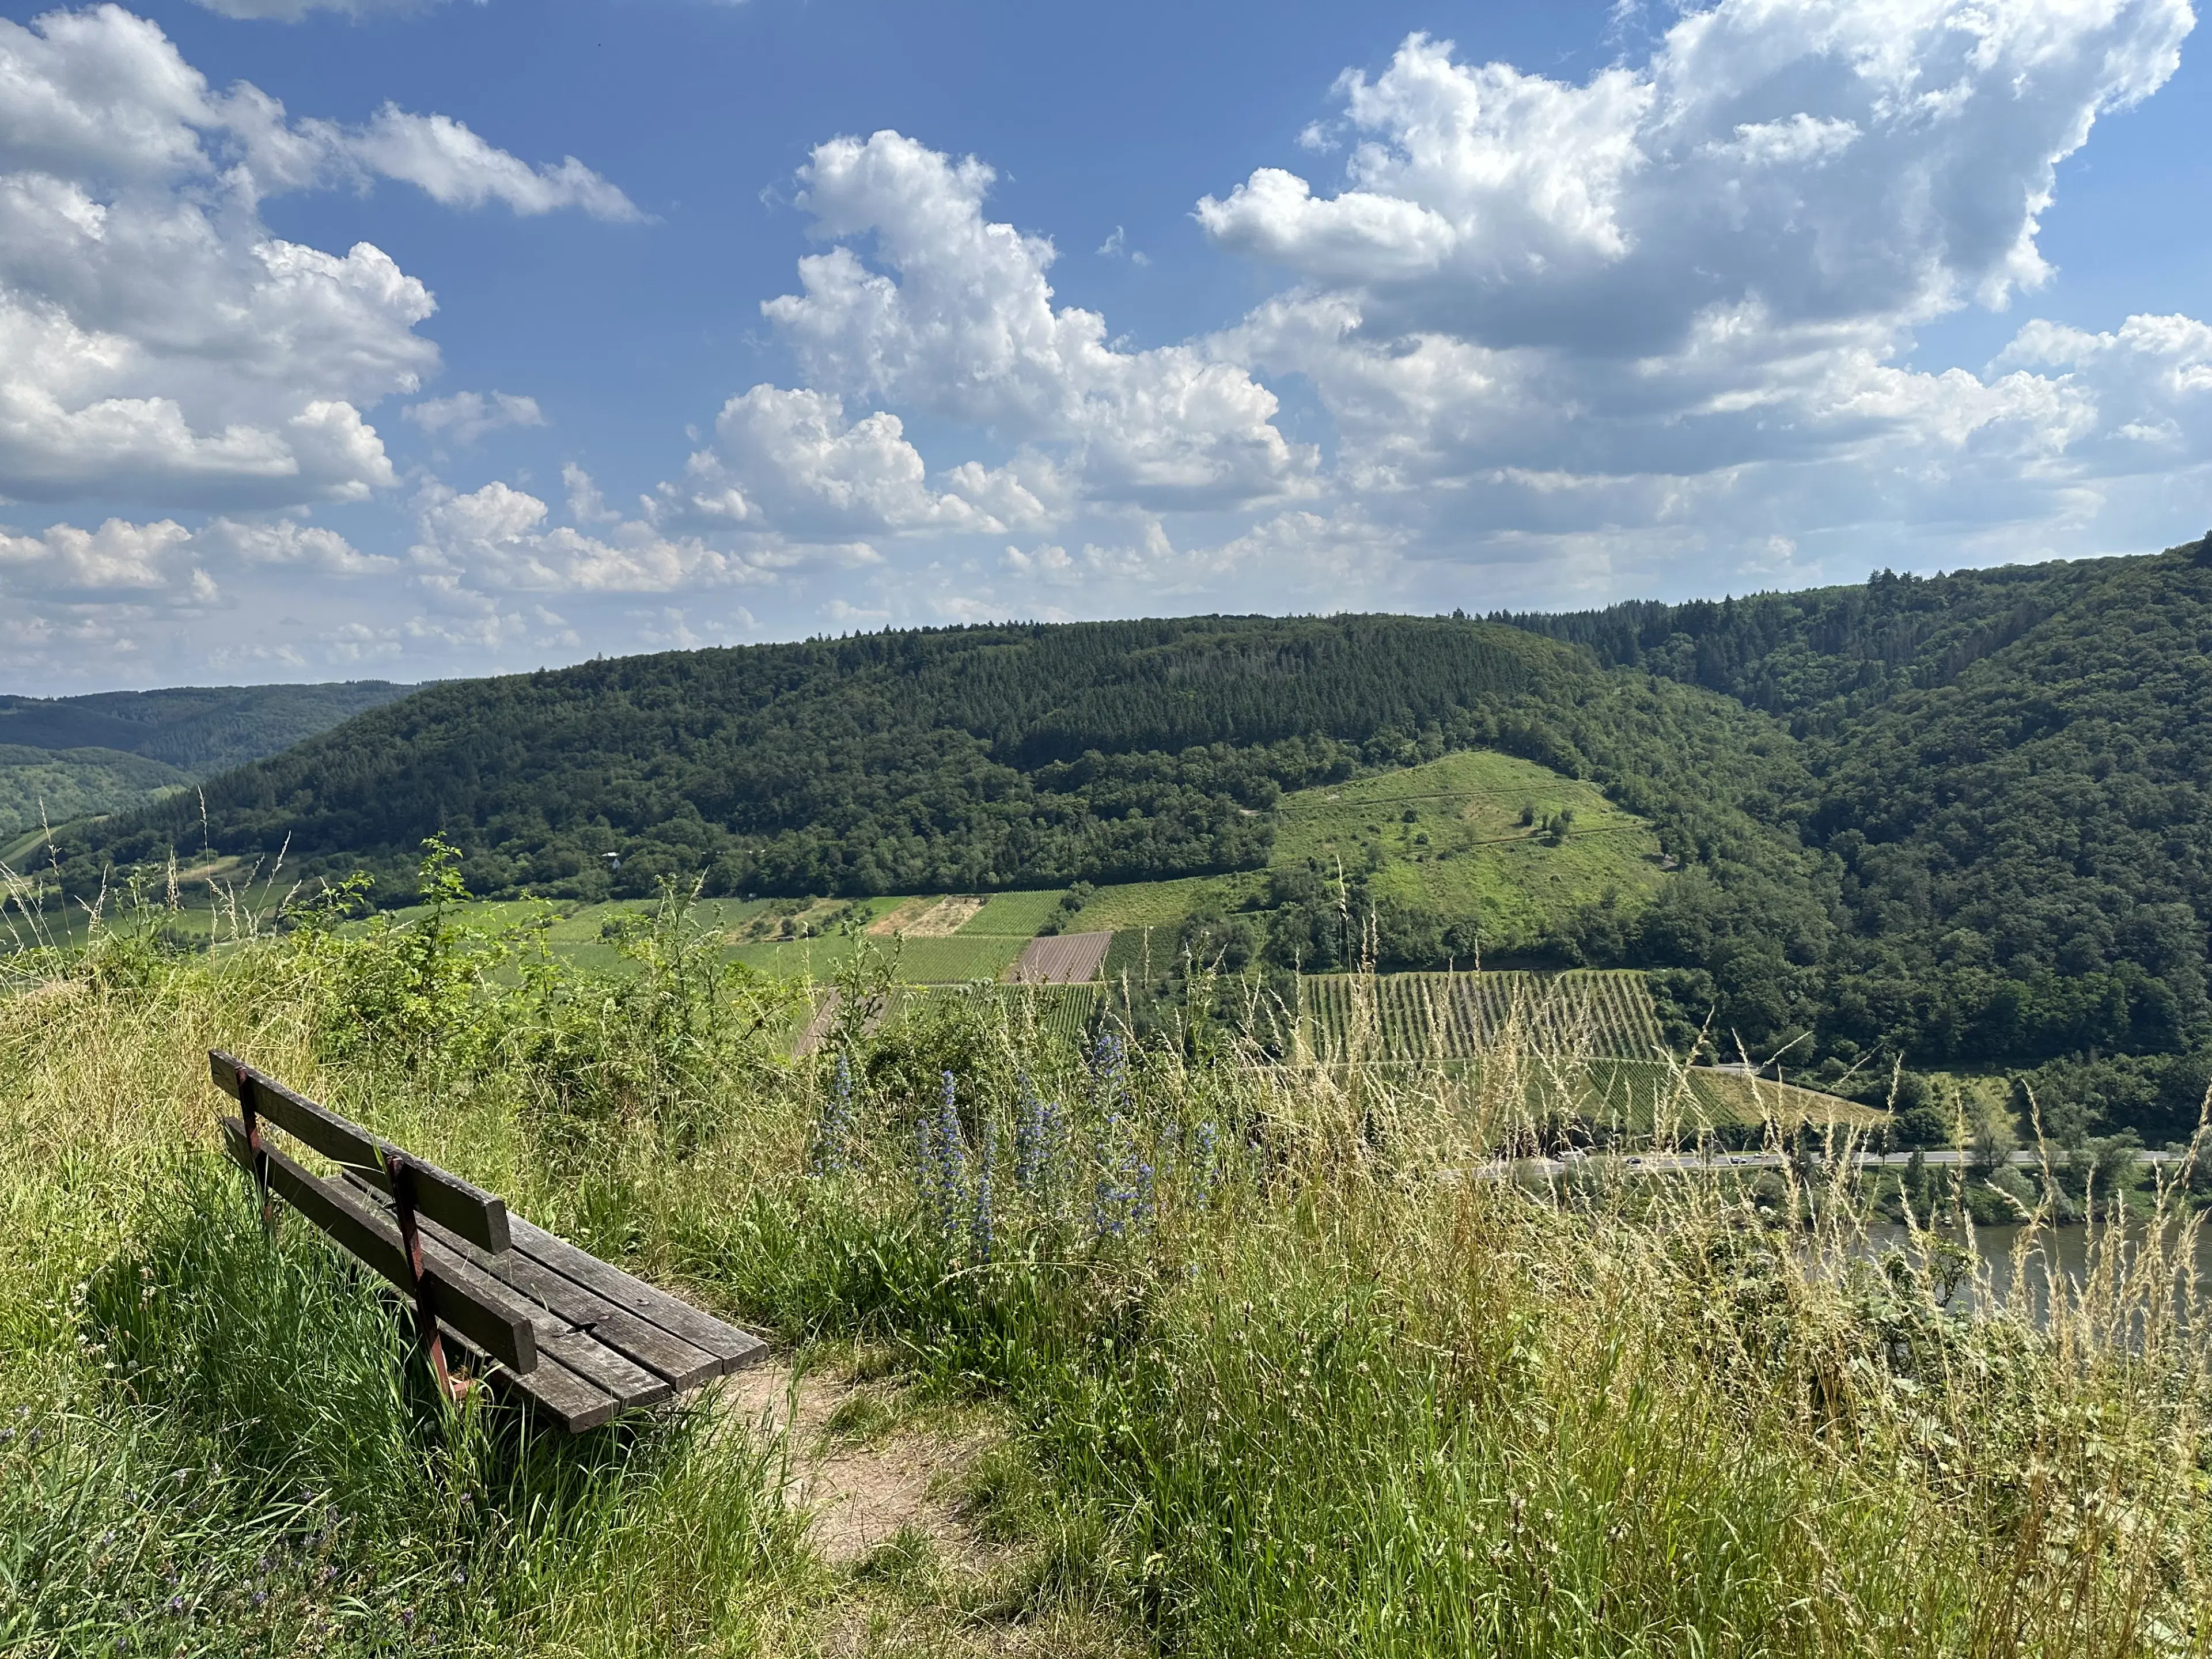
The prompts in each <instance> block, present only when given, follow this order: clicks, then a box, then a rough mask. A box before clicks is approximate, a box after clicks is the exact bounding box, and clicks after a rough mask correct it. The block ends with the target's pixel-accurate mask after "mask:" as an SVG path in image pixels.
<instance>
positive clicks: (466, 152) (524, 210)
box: [316, 104, 644, 221]
mask: <svg viewBox="0 0 2212 1659" xmlns="http://www.w3.org/2000/svg"><path fill="white" fill-rule="evenodd" d="M316 132H317V136H318V137H322V138H323V139H324V141H325V143H327V144H328V145H329V149H330V154H331V162H332V165H334V166H337V167H353V168H357V169H358V170H360V171H361V172H362V173H367V174H368V175H370V176H372V177H375V178H383V179H399V180H401V181H402V182H404V183H406V184H410V185H416V186H418V187H419V188H420V189H422V191H424V192H425V193H427V194H428V196H429V197H431V198H432V199H433V200H434V201H438V202H442V203H443V204H446V205H447V207H470V208H474V207H482V206H483V205H484V204H485V203H487V202H500V203H503V204H506V205H507V207H509V208H512V209H513V210H514V211H515V212H517V213H520V214H525V215H531V214H539V213H551V212H553V211H555V210H556V209H560V208H577V209H580V210H582V211H583V212H586V213H588V214H590V215H591V216H592V217H593V218H595V219H611V220H617V221H625V220H631V221H634V220H638V219H641V218H643V217H644V215H643V214H642V213H641V212H640V211H639V210H638V209H637V206H636V204H635V203H633V202H632V201H631V200H630V199H629V197H627V196H625V195H623V192H622V191H620V190H618V189H617V188H616V187H615V186H614V185H611V184H609V183H608V182H607V181H606V180H605V179H602V178H601V177H600V176H599V174H598V173H594V172H592V170H591V168H589V167H586V166H585V165H584V164H583V163H582V162H581V161H578V160H577V159H576V158H575V157H574V156H573V155H565V156H563V157H562V158H561V160H560V161H559V162H557V163H551V164H546V165H542V166H538V167H532V166H531V165H530V164H529V163H528V162H527V161H522V160H521V159H520V157H517V156H513V155H508V154H507V152H506V151H505V150H503V149H497V148H495V146H493V145H491V144H489V143H485V142H484V140H483V139H482V138H480V137H477V135H476V134H475V133H473V132H471V131H469V129H468V128H467V127H465V126H464V125H462V124H461V123H460V122H459V121H456V120H454V119H453V118H452V117H451V116H447V115H410V114H409V113H408V112H405V111H404V110H401V109H399V108H398V107H396V106H393V105H391V104H386V106H384V107H383V108H382V109H380V110H379V111H378V112H376V115H375V118H374V119H372V120H371V121H370V122H369V123H368V125H366V126H365V127H362V128H361V129H360V130H359V131H344V130H343V129H337V128H326V127H325V128H318V129H317V130H316Z"/></svg>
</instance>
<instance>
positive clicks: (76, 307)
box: [0, 5, 635, 508]
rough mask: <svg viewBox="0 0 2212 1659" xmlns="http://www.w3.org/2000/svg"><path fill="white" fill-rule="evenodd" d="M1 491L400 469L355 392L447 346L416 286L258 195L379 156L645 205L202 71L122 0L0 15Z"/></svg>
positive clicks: (354, 482) (399, 124) (529, 192)
mask: <svg viewBox="0 0 2212 1659" xmlns="http://www.w3.org/2000/svg"><path fill="white" fill-rule="evenodd" d="M0 85H4V86H5V88H6V89H7V90H6V94H5V96H0V494H4V495H8V496H12V497H15V498H16V499H18V500H35V501H58V500H66V499H72V498H82V497H85V496H100V497H105V498H108V499H113V498H117V497H135V498H138V499H151V500H155V501H158V502H159V503H160V504H161V507H164V508H168V507H193V506H201V507H254V506H269V505H276V504H279V503H286V502H299V501H346V500H357V499H360V498H362V496H364V495H368V493H369V492H371V491H372V490H374V489H378V488H380V487H383V486H386V485H389V484H392V483H394V482H395V478H394V475H393V472H392V465H391V462H390V460H389V459H388V458H387V457H386V453H385V451H384V446H383V443H382V441H381V440H380V437H379V435H378V434H377V432H376V430H375V428H374V426H373V425H372V424H370V423H369V422H368V420H367V419H366V418H365V416H364V413H363V411H364V410H368V408H370V407H371V406H373V405H374V404H375V403H377V402H378V401H379V400H380V399H382V398H386V397H389V396H392V395H393V394H395V393H401V394H404V393H407V392H413V391H415V390H416V387H417V386H419V385H420V384H421V381H422V378H423V377H424V375H426V374H428V373H429V372H430V371H432V370H433V369H434V368H435V367H436V364H437V361H438V355H437V350H436V348H435V346H433V345H432V344H431V343H429V342H428V340H426V339H424V338H422V337H421V336H420V335H418V334H417V333H416V331H415V330H416V325H418V324H420V323H421V322H422V320H423V319H426V318H427V317H428V316H429V315H430V313H431V312H432V311H433V310H434V309H435V304H434V301H432V299H431V296H430V294H429V291H428V289H426V288H425V287H424V286H423V284H422V283H421V282H420V281H418V280H416V278H414V277H411V276H408V275H407V274H406V273H404V271H402V270H400V269H399V268H398V266H397V265H396V264H394V263H393V262H392V259H391V258H389V257H388V256H387V255H386V254H385V253H384V252H381V251H380V250H379V249H377V248H375V247H374V246H369V245H368V244H367V243H365V242H364V243H357V244H356V245H355V246H353V247H352V248H351V249H350V250H349V251H348V252H345V253H343V254H336V253H330V252H323V251H321V250H319V249H316V248H312V247H307V246H301V245H300V244H298V243H295V242H290V241H287V240H283V238H280V237H278V236H276V235H275V234H272V233H271V232H270V230H269V229H268V228H267V227H266V226H265V225H264V223H263V222H262V221H261V218H260V216H259V212H258V204H259V203H260V202H261V200H262V199H263V198H264V197H266V196H268V195H269V194H270V193H272V192H275V191H284V190H295V189H302V188H307V187H311V186H328V185H336V184H342V183H346V182H349V181H352V182H360V181H364V180H367V179H371V178H374V177H387V178H395V179H406V180H408V181H410V182H413V183H415V184H416V185H420V186H421V187H422V188H423V189H424V190H426V191H428V192H429V193H430V194H432V195H433V196H434V197H436V198H437V199H439V200H441V201H446V202H450V203H453V204H461V205H475V204H481V203H484V202H489V201H494V200H498V201H503V202H506V203H507V204H509V205H510V206H512V207H513V209H514V210H516V211H519V212H526V213H536V212H544V211H547V210H551V209H553V208H556V207H562V206H574V207H577V208H580V209H581V210H585V211H586V212H591V213H595V214H598V215H599V216H603V217H611V218H622V217H632V216H635V208H633V207H631V206H630V204H629V202H628V200H627V198H626V197H623V196H622V194H621V192H620V191H617V190H616V189H615V188H614V186H612V185H609V184H607V183H606V181H605V180H604V179H599V177H598V175H596V174H594V173H591V172H590V170H589V169H588V168H585V167H582V165H581V164H580V163H579V162H576V161H574V160H573V158H572V159H570V160H568V161H563V162H562V163H560V164H559V165H557V166H554V167H538V168H532V167H528V166H527V165H526V164H525V163H523V162H521V161H519V160H517V159H516V158H514V157H513V156H511V155H506V154H505V153H504V152H502V151H500V150H497V149H493V148H492V147H491V146H489V144H486V143H484V142H483V140H482V139H480V138H478V137H477V136H476V135H475V134H473V133H471V132H470V131H468V130H467V129H466V128H465V127H463V126H461V125H459V124H458V123H456V122H453V121H450V120H448V119H447V118H444V117H440V116H417V115H410V114H406V113H404V112H400V111H398V110H396V109H392V108H386V110H384V111H383V112H380V114H378V115H377V116H376V117H375V118H374V119H373V120H372V121H370V122H369V123H368V125H367V126H365V127H363V128H360V129H346V128H342V127H339V126H337V125H334V124H331V123H328V122H319V121H313V120H308V121H292V120H289V118H287V117H286V115H285V112H284V111H283V106H281V105H279V104H277V103H276V100H273V99H271V98H270V97H268V96H267V95H266V94H263V93H261V92H259V91H258V90H257V89H256V88H252V87H251V86H246V85H243V84H241V85H239V86H236V87H234V88H231V89H230V90H228V92H224V93H221V94H218V93H216V92H214V91H213V90H212V89H211V88H210V87H209V86H208V84H207V82H206V80H205V79H204V76H201V75H200V74H199V72H198V71H197V70H194V69H193V68H192V67H191V65H190V64H187V63H186V62H185V60H184V58H182V56H181V55H180V54H179V52H178V51H177V49H176V47H175V46H174V44H173V43H172V42H171V41H170V40H168V39H167V37H166V36H165V35H164V34H163V33H161V30H160V29H159V28H158V27H156V26H155V25H154V24H153V23H151V22H149V21H146V20H145V19H143V18H140V17H137V16H134V15H131V14H130V13H129V12H126V11H125V10H123V9H120V8H119V7H117V6H113V5H103V6H99V7H95V8H93V9H88V10H84V11H76V12H69V11H57V12H52V13H48V14H47V15H44V16H42V17H40V18H38V19H35V20H34V21H33V22H31V23H30V24H28V25H23V24H18V23H15V22H12V21H5V20H0Z"/></svg>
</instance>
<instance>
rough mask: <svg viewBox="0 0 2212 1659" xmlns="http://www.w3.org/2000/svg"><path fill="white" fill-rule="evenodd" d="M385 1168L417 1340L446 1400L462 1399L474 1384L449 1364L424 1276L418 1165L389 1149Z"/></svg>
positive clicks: (387, 1148) (434, 1303)
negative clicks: (417, 1195) (417, 1215)
mask: <svg viewBox="0 0 2212 1659" xmlns="http://www.w3.org/2000/svg"><path fill="white" fill-rule="evenodd" d="M384 1168H385V1171H386V1174H388V1175H389V1176H391V1177H392V1216H393V1218H394V1219H395V1220H396V1221H398V1224H399V1244H400V1249H401V1252H402V1254H403V1255H404V1256H405V1257H406V1259H407V1277H408V1280H409V1284H408V1287H407V1288H408V1294H409V1295H410V1296H411V1297H413V1298H414V1302H415V1340H416V1343H417V1344H418V1345H419V1346H421V1347H422V1352H423V1353H424V1354H425V1355H426V1356H428V1358H429V1361H430V1375H431V1376H433V1377H435V1379H436V1381H437V1384H438V1392H439V1393H440V1394H441V1395H443V1396H444V1397H445V1398H446V1399H447V1400H460V1399H462V1398H464V1397H465V1395H467V1394H468V1391H469V1390H470V1389H471V1388H472V1387H473V1386H475V1385H474V1384H473V1383H471V1381H470V1379H469V1378H467V1377H465V1376H454V1375H453V1373H452V1372H451V1371H450V1370H447V1365H446V1342H445V1338H444V1337H443V1336H441V1334H439V1331H438V1309H437V1304H436V1301H435V1297H434V1295H433V1292H432V1290H431V1286H430V1283H429V1281H428V1279H424V1278H423V1276H422V1228H421V1227H420V1225H418V1224H417V1223H416V1218H415V1165H414V1163H413V1162H412V1160H410V1158H408V1157H407V1155H406V1154H405V1153H404V1152H398V1151H397V1150H395V1149H393V1148H392V1147H389V1146H387V1147H386V1148H385V1149H384Z"/></svg>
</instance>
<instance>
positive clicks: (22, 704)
mask: <svg viewBox="0 0 2212 1659" xmlns="http://www.w3.org/2000/svg"><path fill="white" fill-rule="evenodd" d="M411 689H412V688H410V687H408V686H404V685H393V684H389V683H388V682H386V681H384V680H348V681H342V682H337V683H334V684H325V685H218V686H197V685H186V686H174V687H171V688H169V689H168V690H161V691H97V692H94V693H92V694H91V695H89V696H81V697H16V696H0V744H12V745H15V746H18V747H21V748H25V749H46V750H65V749H101V750H115V751H119V752H121V753H123V754H126V755H139V756H143V757H145V758H146V759H148V760H155V761H160V762H161V763H163V764H165V765H167V766H173V767H175V768H176V769H178V770H179V771H183V772H189V773H191V774H193V775H197V776H202V777H204V776H209V775H213V774H215V773H217V772H224V771H228V770H229V769H231V768H232V767H234V766H243V765H245V764H246V763H247V762H249V761H257V760H259V759H261V758H262V757H264V756H268V755H273V754H276V752H277V751H278V750H284V749H289V748H290V747H291V746H292V745H293V744H295V743H298V742H300V741H301V739H302V738H309V737H312V736H313V735H314V734H315V733H316V732H325V731H328V730H329V729H330V728H331V726H336V725H337V724H338V723H339V722H340V721H341V720H349V719H350V718H352V717H353V716H354V715H356V714H360V713H361V712H362V710H363V709H366V708H375V707H376V706H377V705H379V704H380V703H386V702H392V700H393V699H394V698H396V697H404V696H406V695H407V693H408V691H409V690H411Z"/></svg>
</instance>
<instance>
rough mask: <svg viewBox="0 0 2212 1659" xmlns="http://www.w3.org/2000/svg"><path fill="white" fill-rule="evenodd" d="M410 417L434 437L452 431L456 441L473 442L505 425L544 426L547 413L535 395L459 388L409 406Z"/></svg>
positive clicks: (408, 414)
mask: <svg viewBox="0 0 2212 1659" xmlns="http://www.w3.org/2000/svg"><path fill="white" fill-rule="evenodd" d="M406 414H407V418H408V419H409V420H410V421H412V422H415V424H416V425H417V426H419V427H421V428H422V430H423V431H425V432H427V433H428V434H429V435H431V436H432V437H434V438H436V437H442V436H447V435H450V436H451V437H452V438H453V441H454V442H455V443H459V444H472V443H474V442H475V441H477V439H479V438H481V437H483V435H484V434H485V433H487V432H497V431H499V430H500V429H501V428H503V427H510V426H544V425H545V424H546V420H545V413H544V410H541V409H539V408H538V399H537V398H524V397H519V396H517V395H516V394H514V393H513V392H493V393H491V394H490V395H489V396H488V397H487V396H486V395H485V394H484V393H483V392H455V393H453V396H452V397H450V398H428V399H427V400H425V401H424V402H422V403H419V404H408V406H407V410H406Z"/></svg>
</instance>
